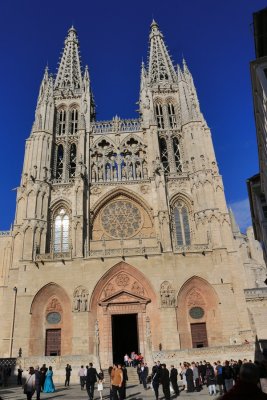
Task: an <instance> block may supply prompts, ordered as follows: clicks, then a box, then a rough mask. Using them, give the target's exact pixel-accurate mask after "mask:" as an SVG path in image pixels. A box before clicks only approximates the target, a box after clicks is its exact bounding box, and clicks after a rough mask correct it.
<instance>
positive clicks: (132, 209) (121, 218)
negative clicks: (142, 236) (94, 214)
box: [101, 200, 142, 239]
mask: <svg viewBox="0 0 267 400" xmlns="http://www.w3.org/2000/svg"><path fill="white" fill-rule="evenodd" d="M101 223H102V226H103V229H104V230H105V231H106V233H107V234H108V235H109V236H112V237H114V238H117V239H124V238H129V237H131V236H134V235H135V234H137V233H138V231H139V230H140V229H141V227H142V215H141V212H140V210H139V208H138V207H137V206H136V205H134V204H133V203H131V202H130V201H127V200H117V201H114V202H112V203H111V204H108V205H107V206H106V207H105V208H104V210H103V211H102V213H101Z"/></svg>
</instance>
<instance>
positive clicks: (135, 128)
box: [92, 117, 141, 135]
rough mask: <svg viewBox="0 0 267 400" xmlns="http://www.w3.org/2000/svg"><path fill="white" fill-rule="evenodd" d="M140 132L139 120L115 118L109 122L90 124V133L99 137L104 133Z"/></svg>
mask: <svg viewBox="0 0 267 400" xmlns="http://www.w3.org/2000/svg"><path fill="white" fill-rule="evenodd" d="M140 130H141V123H140V120H139V119H120V118H118V117H115V118H113V119H112V120H110V121H98V122H94V123H92V133H96V134H101V135H102V134H105V133H124V132H125V133H130V132H139V131H140Z"/></svg>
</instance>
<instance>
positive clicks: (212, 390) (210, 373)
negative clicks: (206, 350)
mask: <svg viewBox="0 0 267 400" xmlns="http://www.w3.org/2000/svg"><path fill="white" fill-rule="evenodd" d="M206 382H207V386H208V389H209V394H210V396H212V395H213V394H214V395H216V378H215V373H214V369H213V367H212V365H211V364H210V363H209V362H208V363H207V368H206Z"/></svg>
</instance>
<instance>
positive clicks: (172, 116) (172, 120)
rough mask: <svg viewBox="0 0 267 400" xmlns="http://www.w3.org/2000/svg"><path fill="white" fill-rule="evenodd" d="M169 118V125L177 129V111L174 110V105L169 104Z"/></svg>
mask: <svg viewBox="0 0 267 400" xmlns="http://www.w3.org/2000/svg"><path fill="white" fill-rule="evenodd" d="M168 116H169V124H170V127H171V129H175V128H177V121H176V115H175V109H174V105H173V104H172V103H168Z"/></svg>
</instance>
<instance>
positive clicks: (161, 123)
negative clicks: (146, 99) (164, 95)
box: [156, 103, 164, 129]
mask: <svg viewBox="0 0 267 400" xmlns="http://www.w3.org/2000/svg"><path fill="white" fill-rule="evenodd" d="M156 117H157V125H158V128H159V129H164V118H163V108H162V105H161V104H159V103H157V104H156Z"/></svg>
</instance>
